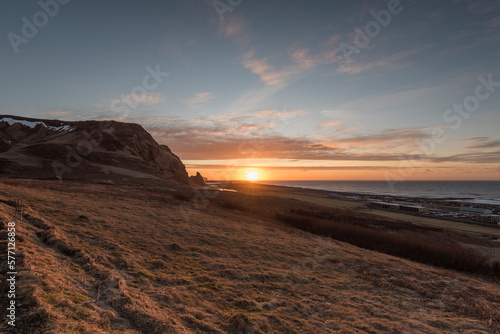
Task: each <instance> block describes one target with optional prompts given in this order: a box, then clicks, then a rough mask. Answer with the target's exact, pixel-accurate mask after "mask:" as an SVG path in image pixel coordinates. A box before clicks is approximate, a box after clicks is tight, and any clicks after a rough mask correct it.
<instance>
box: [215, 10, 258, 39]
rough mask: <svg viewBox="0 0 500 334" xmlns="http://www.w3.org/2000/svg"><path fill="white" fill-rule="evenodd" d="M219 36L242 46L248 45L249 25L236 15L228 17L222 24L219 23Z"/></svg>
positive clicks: (249, 37)
mask: <svg viewBox="0 0 500 334" xmlns="http://www.w3.org/2000/svg"><path fill="white" fill-rule="evenodd" d="M219 34H220V35H222V36H224V37H229V38H231V39H232V40H234V41H235V42H236V43H238V44H240V45H242V46H243V45H246V44H248V43H250V39H251V35H252V34H251V29H250V24H249V23H248V22H247V21H246V20H245V19H244V18H243V17H242V16H238V15H231V16H228V17H227V18H226V19H225V20H224V22H219Z"/></svg>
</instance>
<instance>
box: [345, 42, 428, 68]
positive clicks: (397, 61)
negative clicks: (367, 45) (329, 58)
mask: <svg viewBox="0 0 500 334" xmlns="http://www.w3.org/2000/svg"><path fill="white" fill-rule="evenodd" d="M422 50H423V49H422V48H416V49H413V50H409V51H403V52H398V53H395V54H393V55H390V56H387V57H384V58H382V59H378V60H375V61H371V62H364V63H363V62H361V61H359V60H357V61H354V60H353V61H351V62H347V61H343V62H341V63H340V65H339V69H338V71H339V72H341V73H350V74H358V73H361V72H365V71H371V70H374V69H399V68H404V67H408V66H411V65H413V64H415V62H414V61H408V60H407V59H408V58H410V57H411V56H413V55H415V54H417V53H419V52H420V51H422Z"/></svg>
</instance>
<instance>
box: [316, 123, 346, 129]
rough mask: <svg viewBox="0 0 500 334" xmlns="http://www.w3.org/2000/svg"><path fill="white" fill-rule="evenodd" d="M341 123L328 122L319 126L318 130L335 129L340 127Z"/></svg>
mask: <svg viewBox="0 0 500 334" xmlns="http://www.w3.org/2000/svg"><path fill="white" fill-rule="evenodd" d="M342 123H343V122H342V121H329V122H323V123H321V124H319V125H318V127H319V128H326V127H333V128H337V127H339V126H340V125H342Z"/></svg>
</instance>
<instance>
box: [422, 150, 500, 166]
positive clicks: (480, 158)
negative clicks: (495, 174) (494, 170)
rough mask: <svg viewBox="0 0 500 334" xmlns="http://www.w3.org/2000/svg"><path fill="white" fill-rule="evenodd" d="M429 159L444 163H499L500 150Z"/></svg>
mask: <svg viewBox="0 0 500 334" xmlns="http://www.w3.org/2000/svg"><path fill="white" fill-rule="evenodd" d="M429 161H431V162H435V163H442V162H468V163H474V164H484V163H499V162H500V151H495V152H475V153H465V154H454V155H449V156H444V157H433V158H430V159H429Z"/></svg>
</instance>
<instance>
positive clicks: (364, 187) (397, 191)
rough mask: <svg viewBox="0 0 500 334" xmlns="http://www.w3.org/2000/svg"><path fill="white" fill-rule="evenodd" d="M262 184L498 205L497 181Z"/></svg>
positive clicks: (499, 187) (279, 182)
mask: <svg viewBox="0 0 500 334" xmlns="http://www.w3.org/2000/svg"><path fill="white" fill-rule="evenodd" d="M259 183H262V184H270V185H277V186H287V187H298V188H309V189H320V190H327V191H332V192H347V193H356V194H371V195H387V196H401V197H426V198H453V199H456V200H461V201H466V202H471V203H481V204H494V205H500V181H404V182H398V183H395V184H392V185H390V184H389V183H388V182H386V181H261V182H259Z"/></svg>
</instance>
